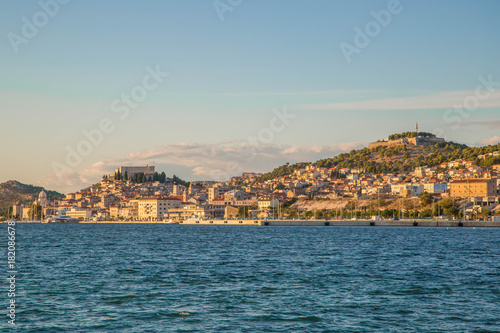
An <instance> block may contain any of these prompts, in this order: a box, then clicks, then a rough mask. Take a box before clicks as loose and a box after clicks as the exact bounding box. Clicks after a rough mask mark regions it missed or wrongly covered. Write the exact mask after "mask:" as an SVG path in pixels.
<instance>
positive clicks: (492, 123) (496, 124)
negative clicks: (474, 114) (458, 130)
mask: <svg viewBox="0 0 500 333" xmlns="http://www.w3.org/2000/svg"><path fill="white" fill-rule="evenodd" d="M463 125H464V126H469V127H477V128H480V129H489V130H497V129H500V120H482V121H465V122H464V123H463Z"/></svg>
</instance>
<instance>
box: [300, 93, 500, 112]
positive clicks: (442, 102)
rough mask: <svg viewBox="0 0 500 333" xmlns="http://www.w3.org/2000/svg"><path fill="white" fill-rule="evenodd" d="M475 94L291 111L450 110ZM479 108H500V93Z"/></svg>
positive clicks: (343, 103) (312, 105)
mask: <svg viewBox="0 0 500 333" xmlns="http://www.w3.org/2000/svg"><path fill="white" fill-rule="evenodd" d="M474 94H475V92H474V91H455V92H443V93H438V94H431V95H424V96H412V97H400V98H385V99H370V100H365V101H353V102H339V103H323V104H306V105H297V106H295V107H290V109H296V110H332V111H348V110H353V111H354V110H356V111H363V110H374V111H375V110H423V109H448V108H453V107H454V106H456V105H461V104H462V103H463V101H464V100H465V99H466V98H467V97H469V96H474ZM460 107H461V106H460ZM479 107H480V108H493V107H500V91H498V90H497V91H494V92H492V93H491V96H490V97H489V98H488V99H487V100H484V101H481V104H480V106H479Z"/></svg>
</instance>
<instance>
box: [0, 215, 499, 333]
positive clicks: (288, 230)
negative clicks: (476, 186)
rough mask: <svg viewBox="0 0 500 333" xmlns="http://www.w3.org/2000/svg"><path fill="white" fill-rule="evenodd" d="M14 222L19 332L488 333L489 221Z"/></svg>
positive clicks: (495, 293) (495, 240)
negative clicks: (476, 224)
mask: <svg viewBox="0 0 500 333" xmlns="http://www.w3.org/2000/svg"><path fill="white" fill-rule="evenodd" d="M2 228H4V229H5V230H4V232H5V235H7V225H6V224H3V225H2ZM16 228H17V259H16V260H17V265H18V267H17V268H18V276H17V281H16V282H17V291H18V292H17V295H16V300H17V302H18V309H17V310H18V313H17V319H18V322H17V325H16V329H15V330H17V331H20V332H373V331H381V332H450V331H452V332H464V331H467V332H499V331H500V319H499V318H500V229H481V228H476V229H471V228H450V229H446V228H419V227H415V228H384V227H371V228H370V227H245V226H234V227H231V226H175V225H152V224H150V225H132V224H129V225H126V224H124V225H107V224H78V225H47V224H44V225H42V224H25V225H20V224H17V225H16ZM6 238H7V237H5V241H4V242H3V243H5V244H2V246H3V249H4V253H5V254H6V252H5V250H6V249H5V248H6V243H7V240H6ZM4 258H6V256H5V255H4ZM6 261H7V259H5V262H6ZM7 288H8V285H7V283H5V286H4V288H3V290H6V289H7ZM3 293H4V294H5V295H4V297H3V299H4V302H3V303H4V307H3V308H4V309H5V308H6V306H7V305H8V303H7V302H8V299H7V296H6V291H4V292H3ZM5 312H6V310H4V313H5ZM7 319H8V318H7V317H6V316H4V319H3V320H2V321H1V322H0V329H1V330H2V331H6V332H7V331H11V329H12V328H11V327H9V326H8V325H7Z"/></svg>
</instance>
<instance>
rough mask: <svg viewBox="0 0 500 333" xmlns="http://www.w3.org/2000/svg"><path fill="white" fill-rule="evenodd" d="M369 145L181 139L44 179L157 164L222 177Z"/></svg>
mask: <svg viewBox="0 0 500 333" xmlns="http://www.w3.org/2000/svg"><path fill="white" fill-rule="evenodd" d="M364 146H366V143H364V142H349V143H341V144H338V145H301V146H290V145H277V144H262V145H258V146H248V145H243V142H222V143H217V144H204V143H179V144H172V145H164V146H161V147H157V148H155V149H150V150H144V151H139V152H135V153H131V154H129V155H127V156H124V157H121V158H114V159H108V160H105V161H101V162H97V163H94V164H93V165H91V166H90V167H88V168H85V169H83V170H81V171H79V172H74V173H68V174H64V175H62V177H61V178H58V177H56V176H51V177H49V178H47V179H46V180H45V181H43V182H41V183H42V185H43V186H47V187H48V188H56V189H59V190H62V191H74V190H76V189H79V188H83V187H86V186H88V185H91V184H93V183H96V182H97V181H99V180H100V178H101V176H102V175H104V174H110V173H113V172H114V170H115V169H116V168H118V167H120V166H125V165H146V164H149V165H155V166H156V167H157V170H159V171H165V172H166V173H167V174H168V175H170V176H172V170H181V171H180V172H178V173H177V174H178V175H179V176H181V177H183V178H185V179H188V180H222V179H219V178H220V177H221V175H230V176H236V175H240V174H241V172H243V171H255V172H267V171H271V170H272V169H273V168H275V167H277V166H279V165H282V164H284V163H286V162H290V163H295V162H314V161H317V160H318V159H322V158H327V157H333V156H335V155H337V154H339V153H342V152H346V151H350V150H352V149H357V148H361V147H364Z"/></svg>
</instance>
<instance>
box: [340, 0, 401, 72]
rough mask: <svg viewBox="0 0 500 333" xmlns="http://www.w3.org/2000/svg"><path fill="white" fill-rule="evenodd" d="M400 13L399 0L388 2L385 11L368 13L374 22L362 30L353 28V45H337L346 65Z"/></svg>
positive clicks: (370, 22) (344, 43) (368, 23)
mask: <svg viewBox="0 0 500 333" xmlns="http://www.w3.org/2000/svg"><path fill="white" fill-rule="evenodd" d="M408 1H411V0H408ZM402 11H403V6H402V5H401V2H400V0H390V1H389V2H388V3H387V9H382V10H380V11H378V12H376V11H374V10H372V11H371V12H370V15H371V16H372V17H373V18H374V20H371V21H369V22H367V23H366V24H365V27H364V29H361V28H359V27H354V33H355V35H354V40H353V44H354V45H353V44H349V43H346V42H342V43H340V45H339V47H340V50H341V51H342V54H343V55H344V58H345V60H346V61H347V63H348V64H350V63H351V62H352V56H353V55H354V54H360V53H361V51H362V50H363V49H365V48H366V47H367V46H368V45H370V43H371V42H372V39H373V38H375V37H377V36H378V35H380V33H381V31H382V28H387V27H388V26H389V24H390V23H391V21H392V17H393V16H394V15H397V14H400V13H401V12H402Z"/></svg>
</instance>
